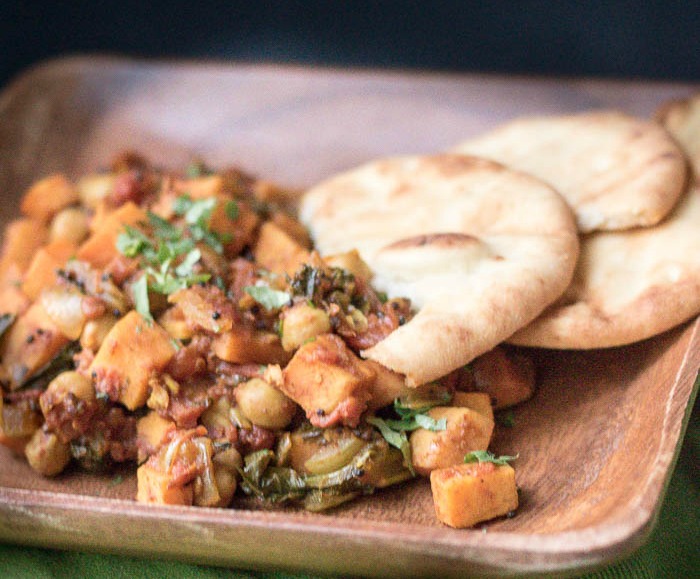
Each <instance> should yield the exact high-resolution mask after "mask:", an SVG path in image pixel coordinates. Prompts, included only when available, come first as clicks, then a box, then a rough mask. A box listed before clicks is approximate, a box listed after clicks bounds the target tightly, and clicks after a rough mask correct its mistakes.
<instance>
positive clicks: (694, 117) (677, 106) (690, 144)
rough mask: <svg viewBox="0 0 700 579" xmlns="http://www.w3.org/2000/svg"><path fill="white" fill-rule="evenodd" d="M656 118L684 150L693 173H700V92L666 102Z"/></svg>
mask: <svg viewBox="0 0 700 579" xmlns="http://www.w3.org/2000/svg"><path fill="white" fill-rule="evenodd" d="M656 118H657V119H658V120H659V121H660V122H661V123H662V124H663V125H664V126H665V127H666V129H667V130H668V131H669V132H670V133H671V134H672V135H673V136H674V137H675V138H676V140H677V141H678V142H679V143H680V144H681V146H682V147H683V149H684V150H685V152H686V154H687V155H688V158H689V159H690V162H691V164H692V166H693V170H694V172H695V175H696V176H697V175H698V174H700V94H697V95H695V96H693V97H691V98H688V99H685V100H678V101H673V102H669V103H666V104H665V105H663V106H662V107H660V108H659V110H658V111H657V113H656Z"/></svg>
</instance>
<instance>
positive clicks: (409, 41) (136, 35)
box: [0, 0, 700, 85]
mask: <svg viewBox="0 0 700 579" xmlns="http://www.w3.org/2000/svg"><path fill="white" fill-rule="evenodd" d="M699 4H700V3H698V2H676V1H672V2H662V1H652V2H643V1H640V2H634V1H630V0H623V1H617V2H616V1H615V0H608V1H605V2H599V1H585V0H583V1H576V2H571V1H564V2H562V1H556V0H549V1H539V0H529V1H522V2H514V1H513V2H504V1H494V0H482V1H481V2H472V1H463V2H460V1H456V0H453V1H442V2H441V1H439V0H438V1H434V2H427V1H425V2H408V1H404V2H399V1H396V0H390V1H384V2H379V1H375V2H370V1H356V2H333V1H332V0H327V1H323V0H309V1H307V2H299V1H289V2H285V1H284V0H278V1H276V2H270V1H255V0H249V1H247V2H242V1H239V0H230V1H228V2H213V1H210V0H201V1H197V0H189V1H188V2H181V1H178V0H171V1H170V2H162V1H154V2H148V0H141V1H138V2H137V1H133V0H123V1H121V2H109V1H108V2H104V1H103V2H100V1H99V0H93V1H91V2H76V1H70V0H68V1H67V2H61V1H60V0H54V1H50V2H31V1H30V2H26V1H25V2H21V1H19V0H0V85H2V84H5V83H6V82H7V80H8V79H10V78H12V77H13V76H15V75H16V74H17V73H19V72H21V71H22V70H24V69H26V68H27V67H28V66H30V65H31V64H33V63H35V62H38V61H41V60H45V59H47V58H51V57H55V56H60V55H66V54H75V53H94V52H100V53H112V54H114V53H116V54H123V55H130V56H146V57H191V58H202V57H204V58H216V59H233V60H239V61H240V60H243V61H266V62H294V63H304V64H309V63H313V64H325V65H341V66H345V65H351V66H365V67H399V68H419V69H438V70H453V71H454V70H460V71H492V72H503V73H513V72H520V73H535V74H545V75H562V74H563V75H588V76H603V77H623V78H632V77H634V78H654V79H674V80H698V79H700V47H699V45H698V36H699V35H700V17H699V16H700V6H699Z"/></svg>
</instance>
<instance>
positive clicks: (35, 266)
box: [22, 239, 75, 300]
mask: <svg viewBox="0 0 700 579" xmlns="http://www.w3.org/2000/svg"><path fill="white" fill-rule="evenodd" d="M74 254H75V245H74V244H72V243H71V242H70V241H66V240H64V239H57V240H56V241H52V242H50V243H48V244H46V245H45V246H44V247H42V248H40V249H39V250H38V251H37V252H36V253H35V254H34V258H33V259H32V262H31V263H30V264H29V268H28V269H27V273H26V275H25V276H24V281H23V282H22V291H23V292H24V293H25V294H26V295H27V296H28V297H29V298H31V299H32V300H35V299H37V298H38V297H39V294H40V293H41V290H43V289H44V288H47V287H49V286H52V285H54V284H55V283H56V270H57V269H59V268H60V267H62V266H64V265H65V264H66V261H68V259H70V258H71V257H72V256H73V255H74Z"/></svg>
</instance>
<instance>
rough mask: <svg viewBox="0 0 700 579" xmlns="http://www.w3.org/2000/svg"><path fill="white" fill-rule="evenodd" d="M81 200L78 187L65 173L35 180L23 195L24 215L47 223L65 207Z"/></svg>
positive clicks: (22, 208)
mask: <svg viewBox="0 0 700 579" xmlns="http://www.w3.org/2000/svg"><path fill="white" fill-rule="evenodd" d="M79 200H80V198H79V196H78V191H77V189H76V188H75V187H74V186H73V184H72V183H71V182H70V181H68V179H66V177H65V175H61V174H56V175H51V176H49V177H45V178H44V179H40V180H39V181H37V182H35V183H34V184H33V185H32V186H31V187H30V188H29V189H28V190H27V191H26V193H25V194H24V197H22V203H21V205H20V210H21V211H22V213H23V214H24V215H27V216H28V217H31V218H33V219H38V220H39V221H43V222H44V223H46V222H47V221H49V220H50V219H51V218H52V217H53V216H54V215H55V214H56V213H58V212H59V211H60V210H61V209H63V208H64V207H68V206H69V205H73V204H74V203H77V202H78V201H79Z"/></svg>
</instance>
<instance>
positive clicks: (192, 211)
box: [117, 195, 238, 320]
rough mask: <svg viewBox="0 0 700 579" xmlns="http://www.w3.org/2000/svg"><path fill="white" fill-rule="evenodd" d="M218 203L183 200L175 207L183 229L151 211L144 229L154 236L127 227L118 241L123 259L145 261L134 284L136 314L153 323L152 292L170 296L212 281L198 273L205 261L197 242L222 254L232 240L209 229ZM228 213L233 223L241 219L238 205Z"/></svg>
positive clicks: (230, 204)
mask: <svg viewBox="0 0 700 579" xmlns="http://www.w3.org/2000/svg"><path fill="white" fill-rule="evenodd" d="M216 202H217V200H216V199H215V198H208V199H202V200H197V201H193V200H192V199H191V198H190V197H189V196H187V195H183V196H180V197H178V198H177V199H176V200H175V202H174V204H173V211H174V212H175V214H176V215H178V216H180V217H182V218H183V221H184V225H183V226H182V227H180V226H177V225H175V224H173V223H170V222H169V221H168V220H166V219H163V218H162V217H160V216H158V215H156V214H155V213H152V212H150V211H149V212H148V213H147V217H148V222H147V223H145V224H143V225H144V229H146V230H148V231H149V232H150V235H147V234H146V233H144V231H142V230H141V229H138V228H136V227H131V226H129V225H125V226H124V231H123V232H122V233H120V234H119V236H118V237H117V249H118V250H119V251H120V252H121V253H122V255H124V256H126V257H130V258H136V257H139V258H140V259H141V267H142V268H143V275H142V276H141V277H140V278H139V279H138V280H137V281H136V282H134V284H132V291H133V297H134V304H135V307H136V311H137V312H139V313H140V314H141V315H142V316H143V317H144V318H146V319H148V320H152V319H153V318H152V316H151V311H150V310H151V306H150V302H149V298H148V292H149V290H150V291H152V292H156V293H160V294H163V295H170V294H172V293H174V292H176V291H178V290H181V289H185V288H188V287H190V286H192V285H195V284H198V283H205V282H207V281H209V279H210V278H211V275H210V274H208V273H195V271H194V267H195V265H196V264H197V263H198V262H199V260H200V259H201V258H202V253H201V251H200V250H199V249H198V248H197V247H196V243H197V242H200V241H201V242H204V243H206V244H207V245H208V246H209V247H211V248H212V249H213V250H214V251H215V252H217V253H219V254H221V253H223V244H225V243H228V242H229V241H230V240H231V236H230V235H221V234H218V233H216V232H215V231H211V229H210V228H209V220H210V218H211V215H212V212H213V210H214V207H215V206H216ZM225 210H226V215H227V216H228V217H229V218H230V219H235V218H236V217H237V216H238V206H237V205H236V203H235V201H229V202H227V204H226V207H225Z"/></svg>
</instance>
